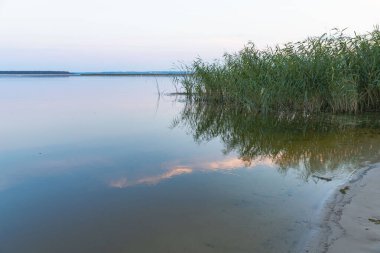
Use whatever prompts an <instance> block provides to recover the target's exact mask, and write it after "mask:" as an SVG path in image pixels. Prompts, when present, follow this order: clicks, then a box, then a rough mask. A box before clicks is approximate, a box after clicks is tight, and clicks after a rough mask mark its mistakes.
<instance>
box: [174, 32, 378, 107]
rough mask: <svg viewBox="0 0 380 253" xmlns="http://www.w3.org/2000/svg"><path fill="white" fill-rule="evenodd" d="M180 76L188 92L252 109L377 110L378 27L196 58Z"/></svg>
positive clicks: (200, 97)
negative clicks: (218, 57)
mask: <svg viewBox="0 0 380 253" xmlns="http://www.w3.org/2000/svg"><path fill="white" fill-rule="evenodd" d="M186 70H187V71H191V72H192V73H193V74H192V75H187V76H184V77H183V78H182V79H181V80H180V81H181V85H182V87H183V89H184V90H185V92H186V94H187V96H188V98H191V99H195V100H213V101H219V102H223V103H226V102H227V103H235V104H239V105H242V106H243V107H246V108H248V109H249V110H250V111H252V112H258V113H259V112H260V113H266V112H273V111H274V112H283V111H302V112H304V113H318V112H333V113H338V112H339V113H340V112H346V113H358V112H365V111H379V110H380V31H379V27H378V26H375V27H374V29H373V31H371V32H368V33H366V34H361V35H359V34H355V35H353V36H349V35H346V34H345V31H344V30H337V29H335V30H332V31H331V33H329V34H323V35H322V36H319V37H309V38H307V39H305V40H303V41H299V42H295V43H287V44H285V45H283V46H279V45H277V46H275V47H269V48H267V49H265V50H259V49H257V48H256V47H255V45H254V44H253V43H248V45H246V46H245V47H244V48H243V49H242V50H241V51H239V52H237V53H234V54H227V53H226V54H224V56H223V58H222V59H221V60H218V61H215V62H212V63H208V62H205V61H203V60H202V59H196V60H195V61H194V62H193V64H192V65H191V66H188V67H187V69H186Z"/></svg>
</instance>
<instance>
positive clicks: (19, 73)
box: [0, 71, 190, 76]
mask: <svg viewBox="0 0 380 253" xmlns="http://www.w3.org/2000/svg"><path fill="white" fill-rule="evenodd" d="M189 74H190V73H189V72H184V71H125V72H69V71H0V76H184V75H189Z"/></svg>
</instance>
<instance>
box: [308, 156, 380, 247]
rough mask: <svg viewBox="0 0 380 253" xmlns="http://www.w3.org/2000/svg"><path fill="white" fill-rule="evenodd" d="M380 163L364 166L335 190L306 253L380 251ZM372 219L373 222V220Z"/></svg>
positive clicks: (325, 205)
mask: <svg viewBox="0 0 380 253" xmlns="http://www.w3.org/2000/svg"><path fill="white" fill-rule="evenodd" d="M379 179H380V163H375V164H370V165H367V166H364V167H363V168H362V169H360V170H358V171H357V172H356V173H354V174H353V175H352V176H351V177H350V178H349V179H348V181H347V182H346V183H344V184H342V185H340V186H339V187H338V188H337V189H335V190H334V192H333V193H332V195H330V196H329V197H328V198H327V201H326V202H325V204H324V207H323V208H322V213H321V215H320V217H319V224H318V225H317V226H316V228H315V229H314V231H311V238H310V240H309V241H308V242H307V243H306V247H304V248H303V250H302V252H305V253H350V252H353V253H354V252H355V253H356V252H377V253H379V252H380V224H376V221H377V220H380V197H379V196H380V183H379V182H380V180H379ZM370 219H371V220H370Z"/></svg>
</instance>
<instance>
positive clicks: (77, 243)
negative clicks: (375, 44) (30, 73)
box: [0, 77, 380, 253]
mask: <svg viewBox="0 0 380 253" xmlns="http://www.w3.org/2000/svg"><path fill="white" fill-rule="evenodd" d="M156 82H157V83H158V84H159V87H160V90H161V91H167V92H169V91H173V90H174V88H173V85H172V80H171V78H164V77H160V78H157V79H156V78H154V77H69V78H1V79H0V140H1V141H0V252H2V253H8V252H10V253H18V252H36V253H37V252H38V253H40V252H72V253H74V252H78V253H79V252H80V253H83V252H91V253H96V252H110V253H113V252H157V253H160V252H197V253H201V252H295V250H296V249H298V247H300V245H302V243H303V242H305V240H307V237H308V234H309V233H310V232H311V231H313V230H316V229H317V227H318V226H317V225H318V224H317V223H318V214H319V211H320V209H321V206H322V203H323V200H325V199H326V198H327V197H328V196H329V195H328V194H329V193H331V191H332V190H333V189H335V187H336V186H337V185H339V184H342V183H343V182H344V180H346V179H347V178H348V177H349V175H350V174H351V173H352V172H353V171H355V170H356V169H358V168H360V166H362V165H363V164H365V163H371V162H376V161H379V160H380V159H379V158H380V155H379V147H380V131H379V124H380V122H379V117H378V115H374V114H373V115H365V116H361V117H353V116H350V117H348V116H344V117H343V116H334V117H326V118H323V119H322V120H318V121H314V120H304V121H302V122H296V123H294V121H292V122H290V121H288V120H284V122H283V120H278V119H277V120H276V119H275V120H273V119H270V118H261V119H260V118H257V117H256V118H255V117H253V116H252V115H251V114H250V113H249V112H246V111H244V110H243V109H236V108H233V107H229V106H213V105H204V104H201V103H190V102H187V103H185V102H184V101H183V98H175V97H169V96H160V97H159V96H158V95H157V89H156ZM321 177H323V178H328V179H331V181H328V180H323V179H321Z"/></svg>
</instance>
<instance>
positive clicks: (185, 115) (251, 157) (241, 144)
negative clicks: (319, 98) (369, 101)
mask: <svg viewBox="0 0 380 253" xmlns="http://www.w3.org/2000/svg"><path fill="white" fill-rule="evenodd" d="M378 115H379V114H377V113H371V114H363V115H333V114H325V113H323V114H321V115H314V116H308V117H303V116H300V117H298V116H296V114H290V115H289V114H282V115H280V116H276V117H274V116H272V115H271V116H270V115H267V116H265V115H256V114H252V113H250V111H249V110H247V109H246V108H244V107H241V106H238V105H236V104H223V105H221V104H220V103H218V102H210V101H202V100H186V103H185V106H184V108H183V110H182V112H181V113H180V115H179V116H178V117H177V118H176V119H175V120H174V122H173V123H174V126H177V127H185V128H186V129H188V132H189V133H190V134H191V135H193V138H194V139H195V140H196V141H197V142H208V141H210V140H212V139H215V138H218V139H220V140H221V141H222V143H223V144H224V152H225V154H228V153H233V154H234V153H236V154H237V155H238V157H239V158H240V159H242V160H243V161H244V162H245V163H246V164H247V165H250V164H251V163H255V161H258V160H260V159H267V158H268V159H269V160H270V161H272V162H273V163H274V164H276V165H277V166H278V168H279V170H280V171H282V172H284V173H285V172H286V171H287V170H288V169H289V168H295V169H297V170H298V171H299V175H300V177H301V178H304V179H305V180H308V179H313V180H319V179H322V180H324V181H331V178H332V177H334V175H335V174H336V173H338V174H339V171H341V170H345V171H349V170H350V169H351V170H354V169H356V168H358V167H359V166H358V165H360V164H361V163H362V162H365V161H369V162H376V161H377V160H376V159H380V153H379V148H380V118H379V117H378ZM374 159H375V160H374Z"/></svg>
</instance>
